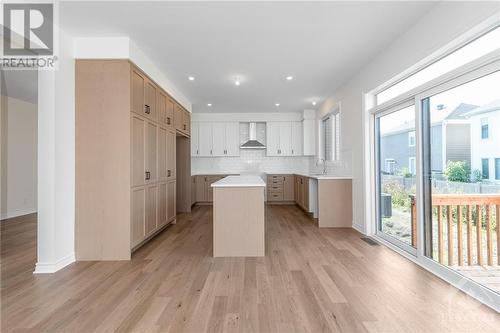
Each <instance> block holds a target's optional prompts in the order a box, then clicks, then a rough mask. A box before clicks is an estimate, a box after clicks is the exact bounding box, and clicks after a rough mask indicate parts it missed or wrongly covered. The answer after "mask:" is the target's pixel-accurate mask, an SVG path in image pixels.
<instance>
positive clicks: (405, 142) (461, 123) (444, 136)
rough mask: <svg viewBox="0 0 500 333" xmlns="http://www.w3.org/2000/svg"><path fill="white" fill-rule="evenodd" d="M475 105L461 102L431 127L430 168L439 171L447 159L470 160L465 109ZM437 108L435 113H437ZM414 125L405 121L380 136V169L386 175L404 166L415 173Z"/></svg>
mask: <svg viewBox="0 0 500 333" xmlns="http://www.w3.org/2000/svg"><path fill="white" fill-rule="evenodd" d="M477 107H478V106H477V105H471V104H466V103H461V104H460V105H459V106H457V107H456V108H455V109H454V110H453V111H451V112H450V113H449V114H448V115H447V116H446V117H445V118H444V119H443V120H442V121H438V122H435V123H434V124H432V126H431V147H432V149H431V154H432V156H431V164H432V165H431V170H432V172H433V173H436V174H441V173H442V172H443V170H444V168H445V167H446V164H447V163H448V161H466V162H467V163H469V164H470V163H471V130H470V124H469V122H470V121H469V119H467V117H466V114H467V112H469V111H471V110H474V109H476V108H477ZM438 111H439V110H436V111H435V112H438ZM415 144H416V139H415V124H414V122H413V121H412V122H407V123H404V124H402V125H400V126H398V127H395V128H393V129H391V130H389V131H388V132H386V133H385V134H383V135H382V136H381V142H380V161H381V163H382V164H383V165H381V170H382V171H383V172H385V173H387V174H397V173H399V172H400V171H401V170H403V169H405V168H406V169H407V170H408V171H409V172H410V173H411V174H413V175H414V174H415V173H416V147H415Z"/></svg>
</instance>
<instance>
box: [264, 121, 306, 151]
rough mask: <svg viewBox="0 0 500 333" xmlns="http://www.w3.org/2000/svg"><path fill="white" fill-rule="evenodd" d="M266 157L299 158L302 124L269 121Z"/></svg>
mask: <svg viewBox="0 0 500 333" xmlns="http://www.w3.org/2000/svg"><path fill="white" fill-rule="evenodd" d="M266 146H267V156H301V155H302V123H301V122H295V121H270V122H268V123H267V143H266Z"/></svg>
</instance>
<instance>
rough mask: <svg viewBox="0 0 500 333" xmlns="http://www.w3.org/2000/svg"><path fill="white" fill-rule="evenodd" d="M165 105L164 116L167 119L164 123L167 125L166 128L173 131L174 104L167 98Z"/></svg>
mask: <svg viewBox="0 0 500 333" xmlns="http://www.w3.org/2000/svg"><path fill="white" fill-rule="evenodd" d="M166 103H167V104H166V106H165V116H166V117H167V118H166V121H165V123H166V124H167V126H168V128H171V129H173V128H174V106H175V103H174V101H173V100H171V99H170V98H167V101H166Z"/></svg>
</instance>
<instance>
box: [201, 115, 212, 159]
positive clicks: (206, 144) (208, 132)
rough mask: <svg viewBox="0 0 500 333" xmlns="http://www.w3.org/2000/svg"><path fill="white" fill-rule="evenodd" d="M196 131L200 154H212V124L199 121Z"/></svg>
mask: <svg viewBox="0 0 500 333" xmlns="http://www.w3.org/2000/svg"><path fill="white" fill-rule="evenodd" d="M198 131H199V135H200V138H199V145H198V147H199V150H200V156H212V124H211V123H206V122H200V123H199V129H198Z"/></svg>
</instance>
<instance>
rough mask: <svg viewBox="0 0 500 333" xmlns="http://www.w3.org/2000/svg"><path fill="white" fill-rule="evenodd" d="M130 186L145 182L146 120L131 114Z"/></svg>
mask: <svg viewBox="0 0 500 333" xmlns="http://www.w3.org/2000/svg"><path fill="white" fill-rule="evenodd" d="M131 126H132V143H131V146H132V186H141V185H144V184H145V176H146V165H145V163H146V161H145V155H146V153H145V149H146V120H144V119H143V118H141V117H139V116H136V115H135V114H132V125H131Z"/></svg>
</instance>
